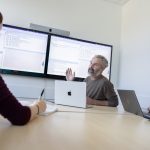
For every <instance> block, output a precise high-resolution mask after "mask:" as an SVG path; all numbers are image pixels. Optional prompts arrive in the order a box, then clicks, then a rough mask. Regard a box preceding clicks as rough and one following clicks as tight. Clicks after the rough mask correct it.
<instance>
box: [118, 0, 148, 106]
mask: <svg viewBox="0 0 150 150" xmlns="http://www.w3.org/2000/svg"><path fill="white" fill-rule="evenodd" d="M122 19H123V20H122V46H121V58H120V60H121V61H120V78H119V87H120V88H123V89H133V90H135V91H136V94H137V96H138V98H139V100H140V103H141V104H142V106H143V107H147V106H149V105H150V79H149V78H150V67H149V63H150V1H149V0H131V1H130V2H129V3H127V4H126V5H125V6H124V7H123V16H122Z"/></svg>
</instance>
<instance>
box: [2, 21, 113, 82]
mask: <svg viewBox="0 0 150 150" xmlns="http://www.w3.org/2000/svg"><path fill="white" fill-rule="evenodd" d="M97 54H100V55H103V56H104V57H106V58H107V60H108V63H109V65H108V67H107V68H106V69H105V70H104V72H103V75H104V76H106V77H107V78H108V79H110V75H111V59H112V45H107V44H101V43H97V42H92V41H87V40H82V39H77V38H72V37H69V36H62V35H58V34H53V33H48V32H45V31H44V32H43V31H38V30H35V29H28V28H22V27H17V26H12V25H6V24H4V26H3V29H2V32H1V35H0V71H1V73H3V74H15V75H25V76H35V77H46V78H53V79H63V78H64V76H65V71H66V69H67V68H72V70H73V71H75V73H76V77H77V78H85V77H86V76H87V75H88V73H87V70H88V66H89V63H90V60H91V58H92V57H93V56H94V55H97Z"/></svg>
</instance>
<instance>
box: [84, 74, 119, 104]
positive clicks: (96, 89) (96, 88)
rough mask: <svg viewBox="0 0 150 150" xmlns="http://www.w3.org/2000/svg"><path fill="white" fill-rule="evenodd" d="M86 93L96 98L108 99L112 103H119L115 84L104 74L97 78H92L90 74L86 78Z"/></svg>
mask: <svg viewBox="0 0 150 150" xmlns="http://www.w3.org/2000/svg"><path fill="white" fill-rule="evenodd" d="M84 81H85V82H86V84H87V85H86V95H87V97H90V98H92V99H95V100H107V101H109V102H110V105H114V106H115V105H118V98H117V95H116V92H115V90H114V86H113V84H112V83H111V82H110V81H109V80H108V79H107V78H106V77H104V76H103V75H101V76H100V77H99V78H98V79H97V80H91V78H90V76H89V77H87V78H86V79H85V80H84Z"/></svg>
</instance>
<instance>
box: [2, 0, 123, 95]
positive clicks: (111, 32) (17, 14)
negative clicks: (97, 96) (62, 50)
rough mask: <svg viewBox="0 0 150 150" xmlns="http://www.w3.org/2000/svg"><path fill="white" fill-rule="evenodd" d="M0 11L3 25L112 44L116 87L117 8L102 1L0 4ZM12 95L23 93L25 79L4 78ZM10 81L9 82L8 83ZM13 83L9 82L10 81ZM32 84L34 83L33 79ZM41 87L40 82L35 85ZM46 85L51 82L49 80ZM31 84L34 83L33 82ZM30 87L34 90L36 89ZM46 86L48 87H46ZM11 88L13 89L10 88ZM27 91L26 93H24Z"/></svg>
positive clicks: (23, 0)
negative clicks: (43, 28) (64, 32)
mask: <svg viewBox="0 0 150 150" xmlns="http://www.w3.org/2000/svg"><path fill="white" fill-rule="evenodd" d="M0 11H2V13H3V15H4V23H5V24H11V25H16V26H21V27H29V24H30V23H35V24H40V25H45V26H50V27H54V28H58V29H62V30H67V31H70V32H71V36H72V37H75V38H81V39H85V40H91V41H95V42H100V43H105V44H112V45H113V57H112V60H113V62H112V76H111V81H112V82H113V83H114V85H117V80H118V63H119V50H120V36H121V6H119V5H116V4H112V3H108V2H105V1H104V0H37V1H35V0H13V1H10V0H1V1H0ZM4 77H5V80H6V82H7V83H8V86H9V87H12V88H11V89H12V90H13V89H14V90H13V91H14V93H15V95H16V96H18V95H20V94H17V93H18V92H16V91H18V90H16V86H19V87H20V90H19V91H20V92H19V93H23V92H21V90H22V91H23V90H24V89H25V88H24V86H26V88H27V87H28V82H24V81H23V80H28V79H29V81H30V82H29V83H31V79H33V78H29V77H19V78H20V80H22V81H21V82H19V83H18V80H17V78H18V76H15V77H14V78H12V77H10V76H4ZM10 80H11V81H10ZM12 80H13V81H12ZM35 80H36V79H35ZM39 81H40V82H41V83H40V84H43V83H42V82H43V80H42V79H37V82H39ZM49 82H50V83H52V86H53V81H52V80H50V81H49ZM34 84H35V82H34ZM34 84H32V86H33V87H36V85H35V86H34ZM47 86H48V84H47ZM13 87H15V88H13ZM27 90H28V91H30V89H29V88H28V89H27Z"/></svg>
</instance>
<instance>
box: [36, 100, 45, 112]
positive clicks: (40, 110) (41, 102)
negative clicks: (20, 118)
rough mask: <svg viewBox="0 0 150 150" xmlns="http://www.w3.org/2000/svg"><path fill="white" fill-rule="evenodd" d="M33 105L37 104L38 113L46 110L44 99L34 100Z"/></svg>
mask: <svg viewBox="0 0 150 150" xmlns="http://www.w3.org/2000/svg"><path fill="white" fill-rule="evenodd" d="M34 105H38V106H39V113H42V112H44V111H45V110H46V102H45V101H44V100H38V101H35V102H34Z"/></svg>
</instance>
